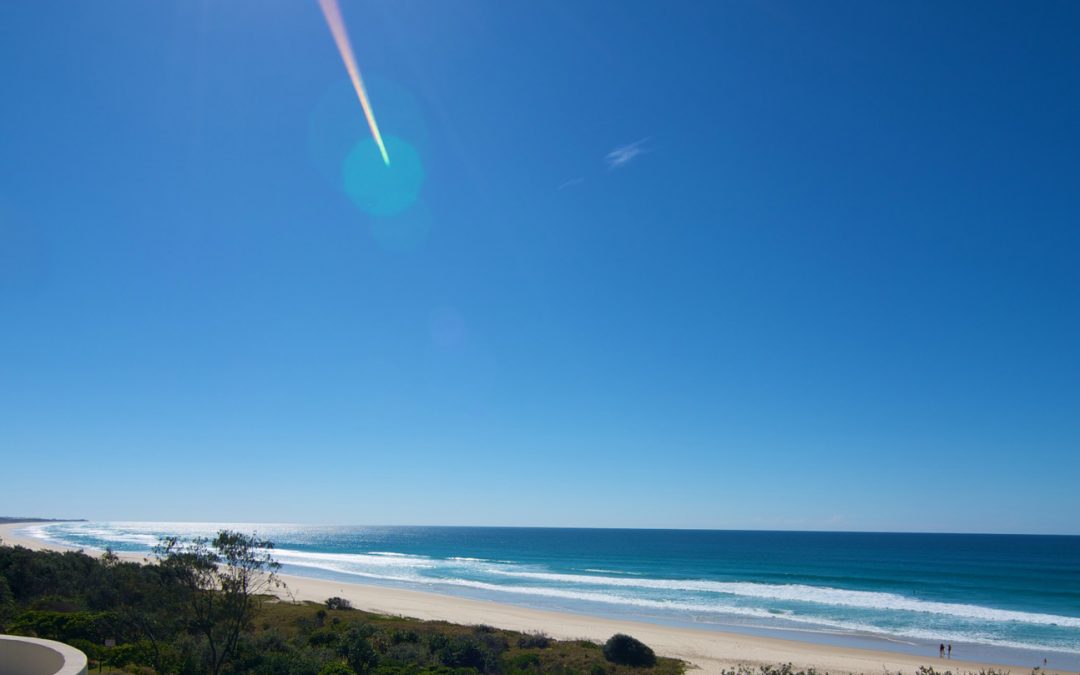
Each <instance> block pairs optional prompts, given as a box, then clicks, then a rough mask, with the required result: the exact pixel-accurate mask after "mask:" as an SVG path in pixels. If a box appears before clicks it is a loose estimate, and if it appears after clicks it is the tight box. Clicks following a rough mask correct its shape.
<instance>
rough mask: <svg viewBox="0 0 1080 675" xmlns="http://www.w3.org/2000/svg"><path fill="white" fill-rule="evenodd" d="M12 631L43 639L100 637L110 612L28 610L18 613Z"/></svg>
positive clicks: (108, 624)
mask: <svg viewBox="0 0 1080 675" xmlns="http://www.w3.org/2000/svg"><path fill="white" fill-rule="evenodd" d="M10 630H11V632H12V633H14V634H16V635H26V636H29V637H39V638H45V639H46V640H68V639H76V640H90V641H92V642H102V641H104V639H105V637H106V635H108V634H110V633H111V632H112V616H111V615H110V614H108V613H106V612H52V611H41V610H30V611H28V612H23V613H22V614H20V615H18V617H16V618H15V620H14V621H13V622H12V624H11V626H10Z"/></svg>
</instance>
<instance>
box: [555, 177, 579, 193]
mask: <svg viewBox="0 0 1080 675" xmlns="http://www.w3.org/2000/svg"><path fill="white" fill-rule="evenodd" d="M584 182H585V179H584V178H583V177H582V176H578V177H577V178H571V179H570V180H568V181H566V182H565V183H563V184H562V185H560V186H559V188H558V189H560V190H566V189H569V188H572V187H577V186H579V185H581V184H582V183H584Z"/></svg>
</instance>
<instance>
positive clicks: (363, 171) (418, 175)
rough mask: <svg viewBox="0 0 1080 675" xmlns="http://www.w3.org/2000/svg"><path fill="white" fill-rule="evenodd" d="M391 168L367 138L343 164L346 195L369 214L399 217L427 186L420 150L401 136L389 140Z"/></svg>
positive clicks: (387, 141) (355, 147) (387, 146)
mask: <svg viewBox="0 0 1080 675" xmlns="http://www.w3.org/2000/svg"><path fill="white" fill-rule="evenodd" d="M384 141H385V142H386V151H387V154H388V155H389V156H390V164H389V165H387V164H385V163H383V159H382V154H381V153H380V152H379V146H378V145H377V144H376V143H375V141H374V139H371V138H366V139H364V140H362V141H360V142H359V143H357V144H356V145H354V146H353V149H352V150H351V151H349V154H348V156H346V157H345V161H344V162H342V164H341V177H342V181H343V185H344V188H345V194H347V195H348V196H349V199H351V200H352V202H353V203H354V204H356V206H357V207H358V208H359V209H360V210H361V211H364V212H365V213H370V214H371V215H373V216H395V215H397V214H399V213H401V212H403V211H405V210H406V209H408V208H409V207H410V206H412V205H413V204H415V203H416V200H417V199H418V198H419V196H420V188H421V186H422V185H423V184H424V166H423V164H422V163H421V162H420V155H419V154H418V153H417V152H416V148H414V147H413V146H411V145H409V144H408V143H406V142H405V141H403V140H401V139H400V138H398V137H397V136H386V137H385V138H384Z"/></svg>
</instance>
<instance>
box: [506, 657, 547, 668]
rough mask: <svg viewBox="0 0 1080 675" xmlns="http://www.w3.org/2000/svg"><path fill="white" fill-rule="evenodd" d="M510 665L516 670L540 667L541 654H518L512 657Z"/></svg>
mask: <svg viewBox="0 0 1080 675" xmlns="http://www.w3.org/2000/svg"><path fill="white" fill-rule="evenodd" d="M510 667H511V668H513V669H514V670H527V669H529V668H533V667H536V668H539V667H540V655H539V654H529V653H526V654H517V655H516V656H514V657H513V658H511V659H510Z"/></svg>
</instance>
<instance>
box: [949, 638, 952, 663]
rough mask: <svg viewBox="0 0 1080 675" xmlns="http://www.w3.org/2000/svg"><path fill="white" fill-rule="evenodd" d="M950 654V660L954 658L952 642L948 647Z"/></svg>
mask: <svg viewBox="0 0 1080 675" xmlns="http://www.w3.org/2000/svg"><path fill="white" fill-rule="evenodd" d="M948 654H949V658H950V659H951V658H952V643H951V642H950V643H949V646H948Z"/></svg>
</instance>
